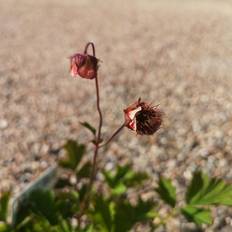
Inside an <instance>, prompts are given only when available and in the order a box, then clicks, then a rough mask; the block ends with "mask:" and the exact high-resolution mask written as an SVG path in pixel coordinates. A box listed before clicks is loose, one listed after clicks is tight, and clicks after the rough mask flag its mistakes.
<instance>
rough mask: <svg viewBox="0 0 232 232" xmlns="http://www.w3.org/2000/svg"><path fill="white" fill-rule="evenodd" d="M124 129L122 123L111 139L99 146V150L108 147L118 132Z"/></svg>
mask: <svg viewBox="0 0 232 232" xmlns="http://www.w3.org/2000/svg"><path fill="white" fill-rule="evenodd" d="M124 127H125V123H123V124H122V125H121V126H120V127H119V128H118V129H117V130H116V131H115V132H114V133H113V134H112V135H111V137H110V138H109V139H108V140H107V141H106V142H105V143H103V144H101V145H100V146H99V148H101V147H104V146H106V145H108V144H109V143H110V142H111V141H112V140H113V139H114V138H115V137H116V136H117V135H118V134H119V133H120V132H121V130H122V129H123V128H124Z"/></svg>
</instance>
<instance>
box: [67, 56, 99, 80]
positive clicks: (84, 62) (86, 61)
mask: <svg viewBox="0 0 232 232" xmlns="http://www.w3.org/2000/svg"><path fill="white" fill-rule="evenodd" d="M97 70H98V59H97V58H96V57H95V56H91V55H88V54H81V53H77V54H74V55H73V56H71V57H70V74H71V76H73V77H77V76H80V77H82V78H86V79H94V78H95V77H96V75H97Z"/></svg>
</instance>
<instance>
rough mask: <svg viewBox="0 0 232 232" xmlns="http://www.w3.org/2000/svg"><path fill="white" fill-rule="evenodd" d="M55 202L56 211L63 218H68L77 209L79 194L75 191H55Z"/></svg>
mask: <svg viewBox="0 0 232 232" xmlns="http://www.w3.org/2000/svg"><path fill="white" fill-rule="evenodd" d="M55 204H56V211H57V212H59V214H60V215H62V217H63V218H64V219H66V218H70V217H72V216H73V215H74V214H75V213H76V212H77V211H78V210H79V205H80V201H79V194H78V193H77V192H76V191H62V192H57V194H56V199H55Z"/></svg>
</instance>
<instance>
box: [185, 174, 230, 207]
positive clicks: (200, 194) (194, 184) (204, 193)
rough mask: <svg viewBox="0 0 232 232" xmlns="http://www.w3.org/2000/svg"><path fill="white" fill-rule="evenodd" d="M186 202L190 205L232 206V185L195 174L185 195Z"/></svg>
mask: <svg viewBox="0 0 232 232" xmlns="http://www.w3.org/2000/svg"><path fill="white" fill-rule="evenodd" d="M186 202H187V203H188V204H191V205H217V204H222V205H232V185H231V184H227V183H225V182H224V181H223V180H221V179H217V178H209V177H208V176H207V175H204V174H203V173H201V172H195V173H194V176H193V179H192V181H191V183H190V185H189V187H188V190H187V193H186Z"/></svg>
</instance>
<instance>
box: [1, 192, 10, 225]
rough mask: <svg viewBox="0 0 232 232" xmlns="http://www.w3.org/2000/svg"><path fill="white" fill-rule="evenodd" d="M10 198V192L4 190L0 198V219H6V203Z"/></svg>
mask: <svg viewBox="0 0 232 232" xmlns="http://www.w3.org/2000/svg"><path fill="white" fill-rule="evenodd" d="M9 200H10V192H5V193H3V194H2V196H1V198H0V221H6V219H7V212H8V203H9Z"/></svg>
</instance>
